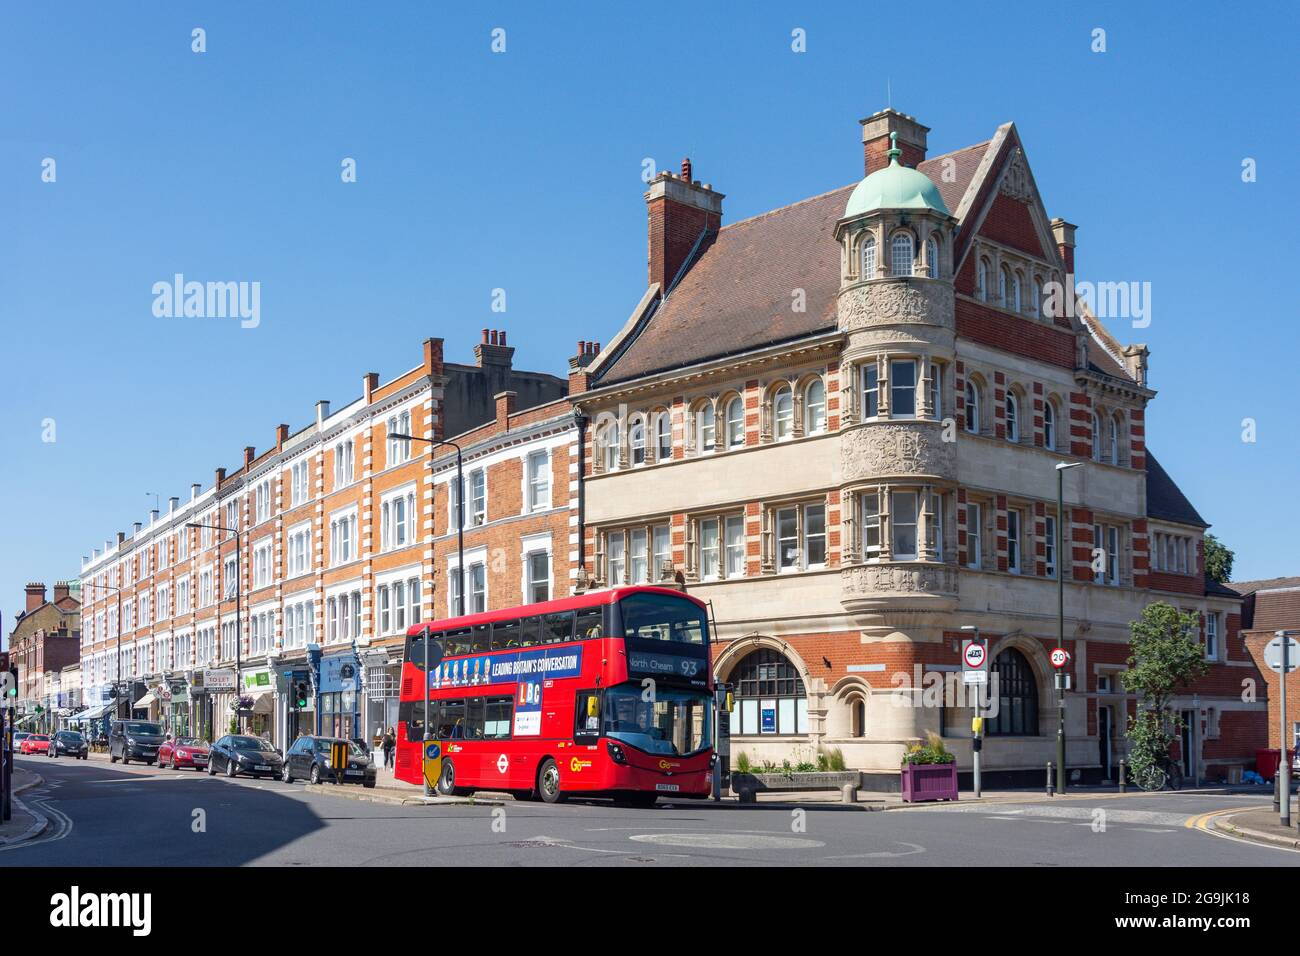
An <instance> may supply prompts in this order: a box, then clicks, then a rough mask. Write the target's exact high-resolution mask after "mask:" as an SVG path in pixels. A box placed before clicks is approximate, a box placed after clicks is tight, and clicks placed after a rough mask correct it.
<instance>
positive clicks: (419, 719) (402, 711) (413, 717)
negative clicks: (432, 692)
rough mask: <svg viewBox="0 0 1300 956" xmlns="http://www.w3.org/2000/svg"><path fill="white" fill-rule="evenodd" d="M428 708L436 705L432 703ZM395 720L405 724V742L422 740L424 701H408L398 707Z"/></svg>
mask: <svg viewBox="0 0 1300 956" xmlns="http://www.w3.org/2000/svg"><path fill="white" fill-rule="evenodd" d="M430 706H431V707H436V706H437V704H436V703H432V704H431V705H430ZM397 719H398V720H399V721H401V722H402V723H404V724H406V739H407V740H423V739H424V701H422V700H408V701H406V702H405V703H403V704H401V705H399V707H398V710H397Z"/></svg>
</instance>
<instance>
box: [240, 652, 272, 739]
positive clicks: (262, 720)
mask: <svg viewBox="0 0 1300 956" xmlns="http://www.w3.org/2000/svg"><path fill="white" fill-rule="evenodd" d="M239 691H240V696H239V702H240V707H241V709H242V711H243V718H244V721H243V722H244V733H246V734H251V735H253V736H254V737H265V738H266V739H267V740H272V739H273V737H274V731H275V697H276V694H275V676H274V675H273V674H272V673H271V669H270V668H269V667H254V668H250V669H249V670H245V671H242V672H241V673H240V675H239ZM280 743H281V744H283V741H280Z"/></svg>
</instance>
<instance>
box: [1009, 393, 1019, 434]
mask: <svg viewBox="0 0 1300 956" xmlns="http://www.w3.org/2000/svg"><path fill="white" fill-rule="evenodd" d="M1007 441H1014V442H1018V441H1020V399H1019V398H1017V397H1016V396H1015V394H1014V393H1012V392H1008V393H1007Z"/></svg>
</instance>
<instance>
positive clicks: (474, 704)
mask: <svg viewBox="0 0 1300 956" xmlns="http://www.w3.org/2000/svg"><path fill="white" fill-rule="evenodd" d="M486 709H487V701H485V700H484V699H483V698H482V697H471V698H470V699H469V700H467V701H466V702H465V739H466V740H482V739H483V732H484V730H485V725H486V723H487V714H486Z"/></svg>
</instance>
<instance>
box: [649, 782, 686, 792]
mask: <svg viewBox="0 0 1300 956" xmlns="http://www.w3.org/2000/svg"><path fill="white" fill-rule="evenodd" d="M655 789H656V790H665V791H667V792H668V793H676V792H677V791H678V790H680V789H681V787H679V786H678V785H677V784H675V783H656V784H655Z"/></svg>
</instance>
